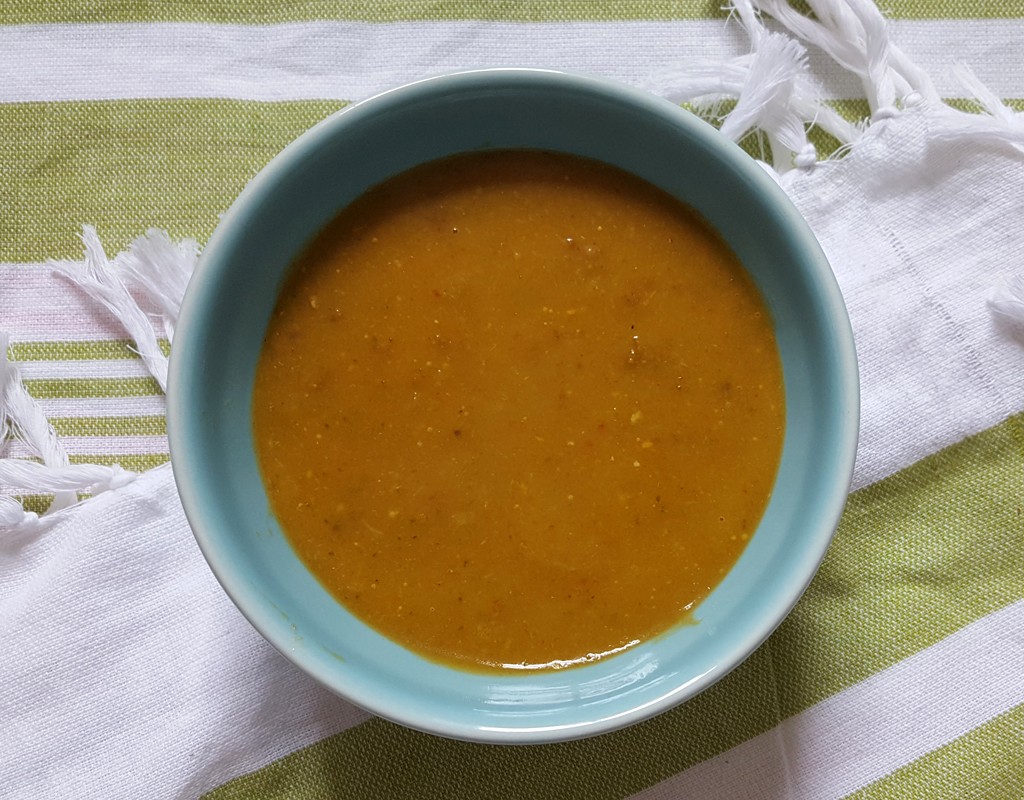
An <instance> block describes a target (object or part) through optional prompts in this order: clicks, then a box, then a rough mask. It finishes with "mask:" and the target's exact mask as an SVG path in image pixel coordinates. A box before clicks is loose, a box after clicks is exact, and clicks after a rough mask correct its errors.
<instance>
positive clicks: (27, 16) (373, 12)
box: [0, 0, 1024, 24]
mask: <svg viewBox="0 0 1024 800" xmlns="http://www.w3.org/2000/svg"><path fill="white" fill-rule="evenodd" d="M722 5H724V4H723V3H720V2H715V0H679V2H672V1H671V0H602V2H595V1H594V0H575V1H573V0H568V1H566V0H517V1H516V2H512V1H511V0H458V1H457V2H442V0H402V2H396V1H395V0H392V2H380V0H347V2H345V3H332V2H326V0H293V1H292V2H267V1H266V0H264V2H261V3H258V4H253V5H250V6H243V5H241V4H238V3H232V2H227V0H192V2H187V3H165V2H159V3H156V2H150V3H129V2H124V1H123V0H122V2H116V0H95V1H94V2H90V3H76V4H70V3H39V2H34V0H9V2H7V3H6V4H5V6H4V8H3V10H2V11H0V24H15V23H29V22H32V23H46V22H226V23H242V24H246V23H255V24H267V23H275V22H291V21H305V20H330V19H347V20H360V21H367V22H397V21H404V20H450V19H484V20H502V21H509V22H548V21H577V20H595V21H602V20H638V19H653V20H692V19H716V18H720V17H722V16H724V12H722V11H721V6H722ZM883 7H884V9H885V13H886V15H887V16H889V17H891V18H894V19H994V18H999V17H1021V16H1024V8H1022V6H1021V2H1020V0H992V1H990V0H973V2H962V1H961V0H890V1H889V2H886V3H885V4H884V6H883Z"/></svg>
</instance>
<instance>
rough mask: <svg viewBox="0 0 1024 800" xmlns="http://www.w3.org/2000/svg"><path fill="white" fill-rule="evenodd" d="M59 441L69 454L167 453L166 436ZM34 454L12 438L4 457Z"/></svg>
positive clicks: (75, 437)
mask: <svg viewBox="0 0 1024 800" xmlns="http://www.w3.org/2000/svg"><path fill="white" fill-rule="evenodd" d="M60 443H61V444H62V445H63V446H64V449H65V450H66V451H67V453H68V455H69V456H97V455H112V456H123V455H167V453H168V449H167V437H166V436H62V437H60ZM33 455H35V454H34V453H33V452H32V451H30V450H29V449H28V448H27V447H26V446H25V445H24V444H23V443H22V442H21V441H19V440H17V439H15V440H12V441H11V442H10V444H9V446H8V447H7V448H5V450H4V452H3V456H4V457H10V458H29V457H31V456H33Z"/></svg>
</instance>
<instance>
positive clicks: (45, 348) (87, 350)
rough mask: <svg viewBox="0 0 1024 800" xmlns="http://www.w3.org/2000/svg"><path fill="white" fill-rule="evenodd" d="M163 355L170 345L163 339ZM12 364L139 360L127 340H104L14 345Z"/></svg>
mask: <svg viewBox="0 0 1024 800" xmlns="http://www.w3.org/2000/svg"><path fill="white" fill-rule="evenodd" d="M160 349H161V350H162V351H163V353H164V355H165V356H166V355H170V352H171V345H170V342H168V341H167V340H166V339H161V340H160ZM7 357H8V358H10V359H11V360H12V361H119V360H123V359H134V358H138V357H139V354H138V353H137V352H136V351H135V349H134V345H133V344H132V342H131V341H130V340H128V339H101V340H94V341H82V342H12V343H11V344H10V346H9V347H8V348H7Z"/></svg>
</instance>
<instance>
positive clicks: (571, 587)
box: [254, 151, 784, 670]
mask: <svg viewBox="0 0 1024 800" xmlns="http://www.w3.org/2000/svg"><path fill="white" fill-rule="evenodd" d="M783 416H784V399H783V389H782V372H781V363H780V359H779V355H778V352H777V349H776V345H775V340H774V336H773V331H772V325H771V321H770V319H769V315H768V312H767V310H766V308H765V306H764V303H763V301H762V299H761V298H760V296H759V294H758V291H757V289H756V288H755V286H754V284H753V282H752V281H751V279H750V278H749V277H748V275H747V274H746V273H745V271H744V270H743V268H742V267H741V266H740V264H739V263H738V261H737V259H736V258H735V257H734V256H733V254H732V253H731V252H730V250H729V249H728V248H727V246H726V245H725V244H724V243H723V242H722V240H721V239H720V238H719V237H718V236H717V235H716V233H715V232H714V231H713V230H711V229H710V228H709V227H708V225H707V224H706V223H705V222H704V221H703V220H702V219H701V218H700V217H699V216H697V215H696V214H695V213H694V212H693V211H692V210H690V209H689V208H687V207H686V206H684V205H683V204H681V203H680V202H678V201H677V200H675V199H673V198H672V197H670V196H669V195H667V194H665V193H664V192H662V191H660V190H659V189H656V188H655V187H653V186H651V185H649V184H647V183H645V182H643V181H641V180H639V179H637V178H635V177H633V176H630V175H628V174H626V173H624V172H622V171H620V170H618V169H615V168H612V167H609V166H606V165H603V164H599V163H597V162H593V161H588V160H584V159H580V158H576V157H573V156H566V155H560V154H553V153H543V152H537V151H501V152H487V153H479V154H472V155H460V156H454V157H451V158H448V159H444V160H441V161H437V162H433V163H431V164H427V165H425V166H421V167H418V168H415V169H413V170H411V171H410V172H407V173H405V174H403V175H400V176H398V177H396V178H393V179H391V180H389V181H387V182H385V183H384V184H382V185H380V186H378V187H376V188H374V189H372V190H371V191H369V192H368V193H366V194H365V195H364V196H362V197H361V198H360V199H358V200H357V201H356V202H354V203H353V204H352V205H351V206H349V207H348V208H346V209H345V210H344V211H343V212H342V213H341V214H340V216H338V217H337V218H336V219H335V220H334V221H333V222H332V223H331V224H329V225H328V227H327V228H326V229H325V230H324V231H323V232H322V233H321V234H320V235H319V236H318V237H317V238H316V240H315V241H314V243H313V244H312V245H311V246H310V247H309V248H308V250H307V251H306V252H305V253H304V254H303V255H302V256H301V257H300V258H299V259H298V261H297V262H296V264H295V265H294V267H293V269H292V272H291V274H290V276H289V279H288V281H287V283H286V285H285V288H284V289H283V292H282V295H281V297H280V299H279V302H278V305H277V308H276V310H275V312H274V315H273V318H272V320H271V322H270V325H269V328H268V331H267V335H266V340H265V343H264V348H263V352H262V356H261V360H260V363H259V367H258V371H257V375H256V387H255V395H254V431H255V438H256V446H257V451H258V458H259V461H260V465H261V469H262V472H263V478H264V481H265V484H266V487H267V491H268V494H269V496H270V499H271V503H272V506H273V509H274V512H275V514H276V516H277V518H278V520H279V522H280V524H281V526H282V528H283V530H284V531H285V533H286V535H287V537H288V538H289V540H290V542H291V544H292V546H293V547H294V549H295V550H296V551H297V553H298V554H299V556H300V557H301V558H302V560H303V561H304V562H305V563H306V564H307V566H308V567H309V569H310V570H311V571H312V572H313V574H314V575H316V577H317V578H318V579H319V580H320V582H321V583H322V584H323V585H324V586H325V587H326V588H327V589H328V590H329V591H330V592H331V593H332V594H333V595H334V596H335V597H336V598H337V599H338V600H339V601H340V602H341V603H342V604H344V605H345V606H346V607H347V608H348V609H349V610H350V611H351V612H352V613H353V614H355V615H356V616H358V617H359V618H361V619H362V620H364V621H365V622H366V623H367V624H369V625H370V626H372V627H373V628H374V629H376V630H378V631H379V632H381V633H382V634H384V635H386V636H388V637H390V638H391V639H393V640H394V641H396V642H399V643H401V644H402V645H404V646H406V647H408V648H410V649H412V650H413V651H416V652H418V653H420V654H422V655H423V656H425V657H427V658H430V659H432V660H437V661H441V662H444V663H448V664H454V665H457V666H460V667H463V668H468V669H485V670H491V669H497V670H503V669H542V668H558V667H565V666H571V665H575V664H580V663H585V662H587V661H592V660H594V659H596V658H600V657H601V656H603V655H607V654H612V653H616V652H621V651H623V650H625V649H628V648H629V647H631V646H633V645H635V644H637V643H639V642H642V641H644V640H647V639H650V638H651V637H654V636H657V635H658V634H660V633H663V632H665V631H666V630H668V629H670V628H672V627H673V626H675V625H677V624H680V623H681V622H685V621H686V620H687V619H688V617H689V613H690V610H691V609H693V607H694V606H695V605H696V604H697V603H698V602H699V601H700V600H702V599H703V598H704V597H706V596H707V595H708V594H709V593H710V591H711V590H712V588H714V586H715V585H716V584H718V583H719V581H720V580H721V579H722V578H723V576H724V575H725V573H726V572H727V571H728V570H729V569H730V567H731V566H732V565H733V564H734V563H735V561H736V560H737V558H738V557H739V555H740V553H741V551H742V550H743V548H744V546H745V545H746V543H747V541H748V539H749V537H750V536H751V534H752V533H753V531H754V529H755V528H756V526H757V524H758V521H759V520H760V518H761V515H762V513H763V511H764V509H765V506H766V505H767V502H768V498H769V495H770V492H771V489H772V484H773V481H774V478H775V473H776V469H777V466H778V462H779V458H780V453H781V449H782V439H783Z"/></svg>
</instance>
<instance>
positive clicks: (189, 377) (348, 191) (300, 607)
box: [168, 70, 858, 743]
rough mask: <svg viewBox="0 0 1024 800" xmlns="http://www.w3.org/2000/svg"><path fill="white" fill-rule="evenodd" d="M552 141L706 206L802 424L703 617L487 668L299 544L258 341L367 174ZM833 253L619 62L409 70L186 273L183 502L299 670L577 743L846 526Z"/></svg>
mask: <svg viewBox="0 0 1024 800" xmlns="http://www.w3.org/2000/svg"><path fill="white" fill-rule="evenodd" d="M487 148H540V149H545V150H554V151H563V152H568V153H574V154H577V155H580V156H586V157H588V158H592V159H598V160H601V161H605V162H608V163H610V164H614V165H616V166H618V167H621V168H623V169H625V170H628V171H629V172H632V173H634V174H636V175H638V176H640V177H641V178H643V179H645V180H647V181H649V182H650V183H653V184H655V185H656V186H659V187H661V188H662V189H664V190H665V191H667V192H669V193H671V194H673V195H675V196H676V197H678V198H679V199H681V200H683V201H685V202H686V203H688V204H690V205H691V206H693V207H694V208H696V209H697V211H699V212H700V214H702V215H703V216H704V217H705V218H706V219H707V220H708V221H709V222H710V223H711V224H712V225H713V226H714V227H715V228H716V229H717V230H718V231H719V233H720V234H721V235H722V236H723V237H724V238H725V240H726V241H727V242H728V244H729V245H730V246H731V247H732V249H733V250H734V252H735V253H736V254H737V256H738V257H739V258H740V260H741V261H742V263H743V264H744V265H745V267H746V268H747V270H749V272H750V273H751V275H752V276H753V278H754V280H755V281H756V283H757V285H758V286H759V287H760V289H761V292H762V293H763V296H764V298H765V300H766V302H767V304H768V306H769V308H770V310H771V314H772V316H773V319H774V321H775V326H776V336H777V341H778V345H779V348H780V352H781V356H782V363H783V372H784V381H785V393H786V404H787V410H786V426H787V428H786V435H785V442H784V446H783V453H782V459H781V464H780V468H779V473H778V477H777V480H776V483H775V486H774V490H773V493H772V497H771V501H770V503H769V505H768V508H767V510H766V512H765V514H764V517H763V519H762V521H761V523H760V525H759V527H758V528H757V530H756V532H755V534H754V535H753V537H752V538H751V541H750V543H749V545H748V546H747V548H746V550H745V551H744V553H743V555H742V556H741V558H740V559H739V561H738V562H737V563H736V565H735V567H734V568H733V569H732V570H731V571H730V572H729V573H728V574H727V576H726V577H725V579H724V580H723V581H722V582H721V584H720V585H719V586H718V587H717V588H715V589H714V591H713V592H712V593H711V594H710V596H709V597H707V599H705V600H704V601H703V602H702V603H700V605H699V606H698V607H697V608H696V611H695V614H694V617H695V619H696V624H687V625H685V626H683V625H681V626H679V627H678V628H676V629H674V630H672V631H669V632H668V633H666V634H664V635H662V636H660V637H658V638H656V639H654V640H653V641H649V642H647V643H646V644H642V645H639V646H637V647H635V648H633V649H631V650H628V651H626V652H625V653H622V654H621V655H618V656H615V657H609V658H606V659H604V660H601V661H599V662H596V663H592V664H589V665H586V666H582V667H577V668H573V669H568V670H561V671H552V672H529V673H526V674H524V673H520V672H517V673H515V674H510V675H509V676H507V677H505V676H502V675H493V674H476V673H470V672H465V671H460V670H458V669H454V668H450V667H447V666H443V665H440V664H437V663H432V662H430V661H427V660H424V659H423V658H421V657H420V656H417V655H415V654H414V653H412V652H410V651H408V650H406V649H404V648H403V647H401V646H399V645H398V644H395V643H394V642H392V641H390V640H388V639H386V638H385V637H383V636H381V635H380V634H378V633H376V632H375V631H374V630H372V629H371V628H369V627H367V626H366V625H364V624H363V623H361V622H360V621H359V620H357V619H356V618H354V617H353V616H352V615H351V614H349V613H348V612H347V611H346V610H345V609H344V608H343V607H342V606H340V605H339V604H338V603H337V602H336V601H335V600H334V599H333V598H332V597H331V596H330V595H329V594H328V593H327V592H326V591H325V590H324V589H323V588H322V587H321V586H320V584H319V583H318V582H317V581H316V579H315V578H314V577H313V576H312V575H311V574H310V573H309V572H308V571H307V570H306V568H305V567H304V566H303V564H302V563H301V562H300V561H299V559H298V558H297V557H296V555H295V554H294V553H293V551H292V549H291V548H290V547H289V545H288V541H287V540H286V538H285V537H284V536H283V535H282V532H281V529H280V527H279V525H278V523H277V521H276V520H275V518H274V515H273V513H272V512H271V509H270V507H269V505H268V501H267V495H266V493H265V491H264V487H263V483H262V482H261V479H260V472H259V469H258V466H257V462H256V457H255V454H254V449H253V440H252V423H251V416H252V413H251V403H252V390H253V377H254V372H255V369H256V364H257V358H258V356H259V353H260V347H261V343H262V340H263V335H264V331H265V329H266V326H267V322H268V319H269V317H270V314H271V310H272V309H273V307H274V304H275V301H276V298H277V294H278V291H279V288H280V286H281V283H282V279H283V278H284V276H285V273H286V271H287V269H288V267H289V265H290V263H291V262H292V260H293V258H294V257H295V255H296V254H297V253H298V252H299V251H300V250H301V249H302V248H303V247H304V245H306V244H307V243H308V242H309V241H310V239H311V237H313V236H314V234H316V233H317V232H318V231H319V230H320V229H321V228H322V227H323V226H324V225H325V224H326V223H327V222H328V221H329V220H330V219H331V218H332V217H334V216H335V215H336V214H337V213H338V211H339V210H340V209H342V208H343V207H344V206H345V205H347V204H348V203H349V202H351V201H352V200H353V199H354V198H356V197H358V196H359V195H360V194H362V193H363V192H364V191H365V190H366V189H368V188H369V187H371V186H374V185H375V184H378V183H380V182H382V181H383V180H385V179H387V178H388V177H390V176H393V175H395V174H396V173H399V172H402V171H404V170H406V169H408V168H410V167H412V166H414V165H417V164H420V163H422V162H425V161H429V160H432V159H436V158H439V157H443V156H446V155H450V154H453V153H460V152H465V151H473V150H480V149H487ZM856 363H857V362H856V357H855V353H854V348H853V340H852V336H851V332H850V325H849V321H848V317H847V314H846V310H845V307H844V305H843V301H842V297H841V296H840V293H839V290H838V288H837V285H836V282H835V279H834V278H833V274H832V271H831V270H830V268H829V265H828V263H827V262H826V260H825V258H824V256H823V254H822V251H821V249H820V247H819V245H818V243H817V242H816V241H815V239H814V237H813V235H812V234H811V231H810V230H809V229H808V227H807V225H806V224H805V222H804V220H803V219H802V218H801V217H800V215H799V214H798V213H797V211H796V210H795V208H794V207H793V205H792V204H791V203H790V201H789V200H788V199H787V197H786V196H785V194H784V193H783V192H782V190H781V189H780V188H779V187H778V185H777V184H776V183H775V182H774V181H773V180H772V179H771V177H769V175H768V174H767V173H766V172H765V171H764V170H763V169H762V168H761V167H760V166H758V165H757V164H756V163H755V162H754V161H753V160H752V159H751V158H750V157H749V156H747V155H746V154H744V153H743V152H742V151H741V150H740V149H739V148H737V147H736V146H735V145H733V144H732V143H731V142H729V141H728V140H726V139H725V138H724V137H722V136H721V135H720V134H718V133H717V132H716V131H715V130H714V129H713V128H712V127H710V126H709V125H707V124H705V123H704V122H702V121H700V120H699V119H697V118H696V117H695V116H692V115H691V114H689V113H687V112H686V111H684V110H682V109H680V108H679V107H677V106H675V105H673V104H672V103H669V102H667V101H665V100H661V99H659V98H657V97H654V96H650V95H647V94H644V93H641V92H639V91H636V90H633V89H631V88H628V87H625V86H621V85H618V84H614V83H610V82H607V81H604V80H598V79H593V78H587V77H581V76H574V75H568V74H564V73H555V72H547V71H538V70H486V71H479V72H469V73H461V74H454V75H447V76H442V77H438V78H433V79H429V80H425V81H422V82H418V83H414V84H411V85H408V86H404V87H402V88H398V89H395V90H393V91H389V92H385V93H384V94H381V95H378V96H376V97H374V98H372V99H369V100H367V101H365V102H362V103H358V104H356V105H353V106H350V107H348V108H346V109H344V110H343V111H341V112H339V113H338V114H336V115H334V116H332V117H331V118H329V119H327V120H325V121H324V122H322V123H321V124H319V125H317V126H316V127H314V128H312V129H311V130H309V131H308V132H307V133H305V134H304V135H302V136H300V137H299V138H298V139H297V140H296V141H295V142H293V143H292V144H291V145H289V146H288V147H287V148H286V149H285V150H284V151H283V152H282V153H281V154H280V155H279V156H277V158H275V159H274V160H273V161H272V162H271V163H270V164H269V165H268V166H267V167H266V168H265V169H264V170H263V171H262V172H260V173H259V175H257V176H256V177H255V179H254V180H253V181H252V182H251V183H250V184H249V185H248V186H247V188H246V189H245V190H244V191H243V192H242V194H241V195H240V196H239V198H238V199H237V201H236V202H235V204H234V205H233V206H232V207H231V209H230V210H229V211H228V213H227V214H226V215H225V216H224V217H223V220H222V222H221V224H220V225H219V227H218V228H217V230H216V232H215V233H214V235H213V237H212V238H211V240H210V242H209V244H208V245H207V247H206V249H205V252H204V253H203V255H202V257H201V258H200V261H199V264H198V266H197V269H196V273H195V275H194V277H193V279H192V281H191V284H190V286H189V288H188V292H187V295H186V298H185V302H184V305H183V308H182V311H181V317H180V322H179V326H178V329H177V333H176V338H175V340H174V347H173V352H172V355H171V370H170V381H169V385H170V391H169V396H168V429H169V436H170V446H171V458H172V464H173V469H174V475H175V479H176V481H177V484H178V489H179V492H180V495H181V500H182V503H183V505H184V508H185V512H186V514H187V516H188V520H189V522H190V524H191V526H192V529H193V530H194V532H195V536H196V539H197V540H198V543H199V546H200V548H201V549H202V552H203V554H204V555H205V557H206V559H207V561H208V562H209V565H210V567H211V568H212V570H213V572H214V573H215V574H216V576H217V578H218V579H219V580H220V582H221V584H222V585H223V587H224V589H225V591H226V592H227V593H228V594H229V595H230V597H231V598H232V599H233V600H234V602H235V604H236V605H237V606H238V608H239V609H240V610H241V611H242V613H243V614H244V615H245V616H246V617H247V618H248V620H249V621H250V622H251V623H252V625H253V626H255V628H256V629H257V630H258V631H259V632H260V633H261V634H262V635H263V636H264V637H266V639H267V640H268V641H270V643H271V644H273V645H274V646H275V647H276V648H277V649H278V650H280V651H281V652H282V653H283V654H284V655H285V656H287V657H288V658H289V659H291V660H292V661H293V662H294V663H295V664H296V665H298V666H299V667H300V668H301V669H302V670H304V671H305V672H306V673H308V674H309V675H311V676H312V677H313V678H315V679H316V680H318V681H320V682H321V683H322V684H324V685H325V686H327V687H328V688H329V689H331V690H333V691H335V692H337V693H338V694H340V695H342V696H344V697H346V698H348V699H349V700H351V701H352V702H354V703H356V704H358V705H360V706H362V707H364V708H366V709H368V710H369V711H371V712H373V713H376V714H379V715H381V716H383V717H386V718H388V719H391V720H394V721H397V722H399V723H402V724H404V725H408V726H411V727H413V728H418V729H421V730H424V731H429V732H432V733H436V734H441V735H445V736H451V737H456V738H460V739H468V740H475V741H487V742H505V743H527V742H548V741H556V740H564V739H570V738H575V737H582V736H588V735H592V734H597V733H602V732H605V731H609V730H613V729H616V728H620V727H623V726H626V725H630V724H633V723H636V722H638V721H640V720H643V719H646V718H648V717H651V716H653V715H655V714H658V713H660V712H662V711H664V710H666V709H668V708H670V707H672V706H674V705H676V704H678V703H681V702H683V701H685V700H687V699H688V698H691V697H693V696H694V695H695V694H697V693H698V692H700V691H702V690H703V689H705V688H707V687H708V686H710V685H711V684H712V683H714V682H715V681H717V680H718V679H719V678H721V677H722V676H723V675H725V674H726V673H728V672H729V671H730V670H731V669H733V668H734V667H736V665H738V664H739V663H740V662H742V661H743V660H744V659H745V658H746V657H747V656H748V655H750V653H751V652H753V650H754V649H755V648H757V647H758V645H760V644H761V642H762V641H764V639H765V638H766V637H767V636H768V635H769V634H770V633H771V632H772V630H773V629H774V628H775V627H776V626H777V625H778V624H779V623H780V622H781V621H782V619H783V618H784V617H785V616H786V614H787V613H788V612H789V611H790V609H791V608H792V607H793V605H794V603H796V601H797V599H798V598H799V597H800V595H801V593H802V592H803V590H804V589H805V588H806V586H807V584H808V582H809V581H810V580H811V577H812V576H813V575H814V572H815V570H816V569H817V567H818V564H819V563H820V561H821V558H822V556H823V555H824V553H825V550H826V548H827V547H828V544H829V542H830V540H831V537H832V535H833V532H834V530H835V526H836V524H837V522H838V519H839V515H840V512H841V510H842V508H843V505H844V502H845V499H846V494H847V491H848V487H849V482H850V477H851V472H852V468H853V461H854V453H855V449H856V438H857V425H858V383H857V368H856Z"/></svg>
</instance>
